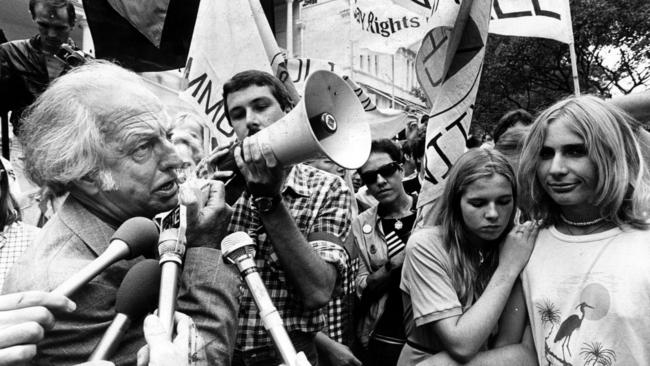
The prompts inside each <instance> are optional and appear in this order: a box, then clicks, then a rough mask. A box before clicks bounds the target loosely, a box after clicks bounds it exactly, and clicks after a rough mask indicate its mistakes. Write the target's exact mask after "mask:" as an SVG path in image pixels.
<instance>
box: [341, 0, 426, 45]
mask: <svg viewBox="0 0 650 366" xmlns="http://www.w3.org/2000/svg"><path fill="white" fill-rule="evenodd" d="M427 22H428V17H425V16H422V15H421V14H418V13H415V12H413V11H411V10H409V9H406V8H404V7H401V6H399V5H395V4H393V3H392V2H390V1H389V0H355V1H354V3H353V6H352V9H351V19H350V24H351V39H352V41H354V42H357V44H358V45H359V47H360V48H365V49H368V50H370V51H373V52H379V53H388V54H394V53H395V52H397V50H398V49H399V48H401V47H409V46H412V45H413V44H414V43H416V42H420V40H422V38H423V37H424V35H425V34H426V32H427V31H428V30H429V29H430V28H431V26H430V25H428V24H427Z"/></svg>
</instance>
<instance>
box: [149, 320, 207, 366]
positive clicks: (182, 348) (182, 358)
mask: <svg viewBox="0 0 650 366" xmlns="http://www.w3.org/2000/svg"><path fill="white" fill-rule="evenodd" d="M174 327H175V329H176V333H177V334H176V337H175V338H174V341H173V342H170V341H169V339H168V336H167V331H166V330H165V328H164V327H163V325H162V322H161V321H160V318H158V317H157V316H156V315H148V316H147V317H146V318H145V319H144V325H143V331H144V338H145V339H146V340H147V345H146V346H144V347H142V348H141V349H140V350H139V351H138V366H144V365H149V366H167V365H169V366H185V365H189V364H190V363H191V364H193V365H196V364H198V363H201V364H206V362H207V361H206V356H205V347H204V342H203V339H202V338H201V336H199V335H198V333H197V331H196V326H195V325H194V322H193V321H192V318H190V317H189V316H187V315H185V314H183V313H179V312H176V313H175V314H174Z"/></svg>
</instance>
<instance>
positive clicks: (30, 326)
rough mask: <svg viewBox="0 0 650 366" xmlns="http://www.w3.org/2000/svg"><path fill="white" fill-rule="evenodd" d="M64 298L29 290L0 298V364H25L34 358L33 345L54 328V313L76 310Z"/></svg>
mask: <svg viewBox="0 0 650 366" xmlns="http://www.w3.org/2000/svg"><path fill="white" fill-rule="evenodd" d="M76 307H77V306H76V305H75V303H74V302H72V301H70V300H69V299H68V298H67V297H65V296H62V295H56V294H52V293H49V292H42V291H29V292H17V293H14V294H6V295H2V296H0V365H14V364H20V363H24V362H28V361H29V360H31V359H32V358H34V356H35V355H36V344H37V343H38V342H39V341H41V340H42V339H43V335H44V333H45V331H46V330H50V329H52V327H54V315H52V311H54V312H57V311H59V312H66V313H70V312H73V311H74V310H75V309H76Z"/></svg>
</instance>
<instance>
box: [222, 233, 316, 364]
mask: <svg viewBox="0 0 650 366" xmlns="http://www.w3.org/2000/svg"><path fill="white" fill-rule="evenodd" d="M221 251H222V252H223V258H224V259H225V260H227V261H228V262H230V263H232V264H235V265H236V266H237V269H239V272H241V275H242V277H243V278H244V280H245V281H246V285H247V286H248V288H249V289H250V292H251V295H252V296H253V300H255V304H256V305H257V309H258V310H259V312H260V317H261V318H262V323H263V324H264V328H266V330H267V331H268V332H269V334H270V335H271V338H273V342H274V343H275V346H276V347H277V349H278V352H280V356H281V357H282V360H283V361H284V364H285V365H286V366H294V365H309V362H308V361H307V358H306V357H305V355H304V353H302V352H300V353H298V354H296V349H295V348H294V347H293V343H291V339H290V338H289V334H287V331H286V330H285V329H284V325H283V324H282V318H280V314H278V310H277V309H276V308H275V306H274V305H273V302H272V301H271V297H270V296H269V293H268V291H267V290H266V287H264V282H262V278H261V277H260V275H259V273H257V266H256V265H255V260H254V257H255V243H254V242H253V239H251V237H250V236H248V234H246V233H245V232H242V231H237V232H234V233H232V234H230V235H228V236H226V237H225V238H224V239H223V241H221Z"/></svg>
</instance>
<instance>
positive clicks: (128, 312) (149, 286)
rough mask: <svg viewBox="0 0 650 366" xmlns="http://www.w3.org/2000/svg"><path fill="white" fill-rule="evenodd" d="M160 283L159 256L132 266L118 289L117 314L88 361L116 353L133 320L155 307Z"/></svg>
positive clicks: (104, 358) (105, 357) (101, 358)
mask: <svg viewBox="0 0 650 366" xmlns="http://www.w3.org/2000/svg"><path fill="white" fill-rule="evenodd" d="M159 282H160V267H159V266H158V261H156V260H155V259H145V260H143V261H141V262H138V263H136V264H135V265H134V266H133V267H131V269H130V270H129V271H128V272H127V273H126V276H124V279H123V280H122V284H121V285H120V288H119V289H118V290H117V296H116V299H115V312H116V313H117V314H116V315H115V318H114V319H113V322H112V323H111V325H110V326H109V327H108V329H106V332H105V333H104V336H103V337H102V339H101V340H100V341H99V343H97V345H96V346H95V349H94V350H93V353H92V354H91V355H90V358H88V361H99V360H108V359H109V358H110V357H111V356H113V354H114V353H115V351H116V350H117V347H118V346H119V345H120V342H121V341H122V337H124V334H126V332H127V331H128V330H129V326H130V325H131V320H133V319H140V318H142V317H144V316H145V315H146V314H147V313H150V312H152V311H153V310H154V309H155V307H156V298H157V297H158V288H159V286H160V284H159Z"/></svg>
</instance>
